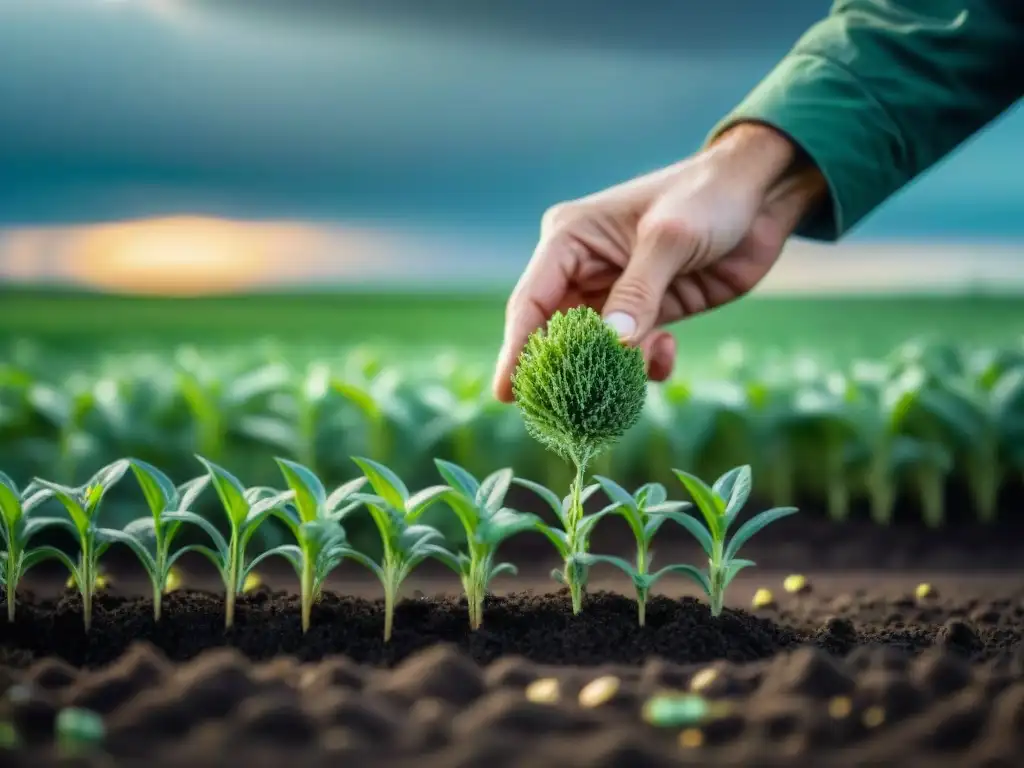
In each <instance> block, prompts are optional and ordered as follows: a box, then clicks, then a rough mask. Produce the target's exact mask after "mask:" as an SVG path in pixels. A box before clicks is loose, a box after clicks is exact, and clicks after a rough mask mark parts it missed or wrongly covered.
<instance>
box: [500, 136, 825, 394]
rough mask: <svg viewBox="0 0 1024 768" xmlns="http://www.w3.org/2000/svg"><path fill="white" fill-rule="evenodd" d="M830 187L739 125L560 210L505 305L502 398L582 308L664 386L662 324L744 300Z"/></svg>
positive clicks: (790, 148) (668, 346)
mask: <svg viewBox="0 0 1024 768" xmlns="http://www.w3.org/2000/svg"><path fill="white" fill-rule="evenodd" d="M826 192H827V185H826V182H825V180H824V178H823V177H822V175H821V173H820V172H819V171H818V170H817V169H816V168H815V167H814V166H813V165H812V164H810V163H809V162H808V161H807V160H806V158H804V157H803V156H802V155H801V154H800V152H799V151H798V150H797V148H796V147H795V145H794V144H793V143H791V142H790V141H789V140H788V139H787V138H786V137H785V136H783V135H782V134H781V133H779V132H777V131H775V130H774V129H772V128H770V127H768V126H765V125H761V124H758V123H741V124H739V125H736V126H733V127H732V128H730V129H729V130H727V131H726V132H725V133H723V134H722V135H720V136H719V137H718V138H717V139H716V140H715V141H714V142H713V143H712V144H711V145H710V146H708V147H707V148H705V149H704V150H702V151H701V152H698V153H697V154H695V155H693V156H691V157H689V158H687V159H685V160H683V161H681V162H679V163H675V164H673V165H670V166H668V167H666V168H663V169H661V170H659V171H655V172H654V173H651V174H648V175H645V176H640V177H638V178H635V179H632V180H630V181H627V182H625V183H622V184H619V185H616V186H614V187H611V188H609V189H605V190H603V191H601V192H597V193H596V194H593V195H590V196H588V197H584V198H581V199H578V200H573V201H570V202H566V203H561V204H559V205H556V206H554V207H553V208H551V209H550V210H548V211H547V213H546V214H545V215H544V217H543V219H542V221H541V231H540V238H539V241H538V244H537V247H536V249H535V251H534V253H533V256H532V258H531V259H530V262H529V264H528V266H527V268H526V270H525V272H524V273H523V275H522V277H521V278H520V280H519V283H518V284H517V286H516V288H515V290H514V291H513V293H512V296H511V297H510V299H509V302H508V306H507V308H506V319H505V338H504V341H503V344H502V348H501V352H500V353H499V355H498V361H497V365H496V370H495V378H494V394H495V396H496V397H497V398H498V399H499V400H501V401H504V402H511V401H512V399H513V397H512V386H511V377H512V373H513V371H514V370H515V365H516V361H517V359H518V357H519V354H520V352H521V351H522V349H523V346H524V345H525V343H526V340H527V338H528V337H529V335H530V334H531V333H532V332H533V331H535V330H536V329H537V328H541V327H543V326H544V325H545V324H546V323H547V321H548V320H549V319H550V317H551V316H552V315H553V314H554V313H555V312H556V311H565V310H566V309H569V308H571V307H576V306H581V305H589V306H591V307H593V308H594V309H595V310H596V311H598V312H600V313H601V314H602V316H603V317H604V318H605V320H606V322H608V323H609V324H610V325H611V326H612V327H613V328H615V329H616V330H617V331H618V332H619V335H620V336H621V338H622V339H623V341H624V342H625V343H628V344H634V345H639V346H640V347H641V348H642V349H643V352H644V360H645V361H646V364H647V370H648V376H649V377H650V378H651V379H652V380H654V381H664V380H665V379H667V378H668V377H669V376H670V375H671V374H672V369H673V367H674V365H675V358H676V344H675V339H674V338H673V336H672V335H671V334H670V333H669V332H668V331H667V330H665V326H666V325H668V324H670V323H673V322H676V321H678V320H681V319H683V318H686V317H690V316H692V315H696V314H699V313H701V312H706V311H708V310H710V309H714V308H715V307H720V306H722V305H724V304H727V303H729V302H730V301H733V300H734V299H737V298H739V297H741V296H744V295H745V294H747V293H748V292H749V291H750V290H751V289H752V288H754V286H756V285H757V284H758V283H759V282H760V281H761V280H762V279H763V278H764V277H765V275H767V274H768V271H769V270H770V269H771V268H772V266H773V265H774V264H775V262H776V261H777V260H778V258H779V254H780V252H781V251H782V247H783V245H784V244H785V242H786V240H787V238H788V237H789V236H790V235H791V234H792V233H793V231H794V230H795V229H796V227H797V226H798V225H799V224H800V222H801V221H802V220H803V219H804V218H805V217H806V216H808V215H809V214H810V213H811V212H812V211H814V210H815V209H816V208H817V207H818V206H819V205H821V204H822V203H823V201H824V200H825V199H826Z"/></svg>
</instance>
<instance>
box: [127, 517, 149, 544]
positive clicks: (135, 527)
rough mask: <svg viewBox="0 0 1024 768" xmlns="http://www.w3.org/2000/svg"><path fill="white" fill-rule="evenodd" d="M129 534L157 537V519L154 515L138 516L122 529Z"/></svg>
mask: <svg viewBox="0 0 1024 768" xmlns="http://www.w3.org/2000/svg"><path fill="white" fill-rule="evenodd" d="M121 530H122V531H124V532H125V533H126V534H127V535H129V536H131V537H133V538H136V539H139V540H140V541H141V540H144V539H155V538H156V520H154V519H153V518H152V517H149V516H146V517H138V518H136V519H134V520H132V521H131V522H130V523H128V525H126V526H125V527H124V528H122V529H121Z"/></svg>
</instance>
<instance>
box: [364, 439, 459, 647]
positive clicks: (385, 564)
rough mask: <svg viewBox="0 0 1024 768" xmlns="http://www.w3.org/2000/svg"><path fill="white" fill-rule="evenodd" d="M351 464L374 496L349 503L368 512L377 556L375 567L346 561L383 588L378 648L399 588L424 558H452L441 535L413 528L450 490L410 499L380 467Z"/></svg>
mask: <svg viewBox="0 0 1024 768" xmlns="http://www.w3.org/2000/svg"><path fill="white" fill-rule="evenodd" d="M352 460H353V461H354V462H355V463H356V464H357V465H358V466H359V468H360V469H361V470H362V471H363V474H364V475H365V476H366V479H367V480H369V482H370V486H371V487H372V488H373V491H374V493H372V494H365V493H357V494H354V495H353V496H352V498H353V500H355V501H360V502H362V503H363V504H365V505H366V507H367V509H368V510H369V512H370V517H371V518H372V519H373V523H374V525H375V526H376V527H377V530H378V531H379V532H380V540H381V545H382V547H383V555H382V558H381V562H380V563H375V562H374V561H373V560H372V559H371V558H369V557H367V556H366V555H364V554H363V553H362V552H358V551H356V550H349V551H348V556H349V557H350V558H351V559H353V560H355V561H356V562H357V563H360V564H361V565H363V566H365V567H366V568H368V569H369V570H370V571H372V572H373V573H374V574H375V575H376V576H377V578H378V579H380V583H381V586H382V587H383V588H384V642H388V641H389V640H390V639H391V631H392V626H393V624H394V616H395V603H396V602H397V600H398V591H399V589H400V588H401V586H402V582H404V581H405V579H406V578H407V577H408V576H409V574H410V573H412V570H413V568H415V567H416V566H417V565H419V564H420V563H421V562H423V561H424V560H426V559H427V558H431V557H433V558H438V557H440V558H451V557H454V555H453V553H452V552H450V551H449V550H447V549H445V548H444V547H443V546H441V544H440V542H443V541H444V534H442V533H441V532H440V531H439V530H437V529H436V528H434V527H433V526H430V525H422V524H418V523H417V522H416V521H417V520H419V518H420V517H421V516H422V515H423V513H424V512H426V511H427V510H428V509H429V508H430V507H431V506H433V505H434V504H435V503H436V502H438V501H440V500H441V499H442V498H443V496H444V495H445V494H446V493H448V492H450V491H451V490H452V489H451V488H450V487H449V486H447V485H433V486H430V487H429V488H424V489H423V490H422V491H419V492H417V493H415V494H410V493H409V489H408V488H407V487H406V485H405V483H404V482H402V479H401V478H400V477H399V476H398V475H396V474H395V473H394V472H393V471H392V470H391V469H389V468H388V467H386V466H384V465H383V464H380V463H378V462H376V461H372V460H370V459H366V458H360V457H354V458H353V459H352Z"/></svg>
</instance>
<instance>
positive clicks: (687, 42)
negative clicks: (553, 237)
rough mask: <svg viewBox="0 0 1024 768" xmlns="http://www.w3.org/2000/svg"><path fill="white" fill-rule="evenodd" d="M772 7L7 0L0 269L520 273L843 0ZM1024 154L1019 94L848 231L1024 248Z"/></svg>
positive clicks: (610, 0) (884, 243)
mask: <svg viewBox="0 0 1024 768" xmlns="http://www.w3.org/2000/svg"><path fill="white" fill-rule="evenodd" d="M768 5H769V4H767V3H763V2H757V0H719V2H716V3H714V4H711V3H663V2H656V1H655V0H631V2H629V3H625V2H621V0H560V2H558V3H551V2H549V1H548V0H518V2H516V3H479V2H475V1H474V2H471V1H470V0H433V2H431V3H429V4H424V3H422V2H414V1H413V0H374V2H373V3H357V2H354V0H353V2H346V0H305V2H303V3H296V2H286V0H246V1H245V2H244V3H243V2H240V1H239V0H4V2H3V3H0V51H3V67H0V105H2V108H0V137H2V138H0V179H2V186H0V273H2V274H4V275H6V276H7V277H8V279H16V278H18V277H19V276H20V278H21V279H35V278H38V277H39V276H41V275H43V274H62V275H64V276H65V277H71V278H72V279H84V280H87V281H88V280H92V281H93V282H95V278H96V273H97V271H104V274H106V275H107V276H108V279H107V281H106V285H108V286H109V287H117V284H118V279H120V284H121V285H128V284H130V283H132V280H134V279H135V278H138V279H137V280H135V284H137V285H142V284H143V283H145V282H146V281H147V280H148V281H149V283H150V284H151V283H152V281H153V280H154V279H157V280H159V277H157V278H154V277H153V276H154V275H155V274H157V273H156V272H154V271H153V270H154V269H155V267H153V265H154V264H161V263H173V262H174V258H175V257H174V256H173V255H171V254H173V253H174V252H179V253H180V252H181V251H183V250H190V251H191V252H192V255H190V256H188V257H185V256H182V257H181V258H182V259H184V261H183V262H182V263H183V264H187V265H188V269H192V270H202V269H203V268H204V266H203V265H204V264H205V265H207V267H208V270H207V271H208V272H209V275H208V278H209V280H210V281H212V282H213V283H215V282H216V280H217V278H216V275H217V274H223V275H226V274H228V273H229V272H233V273H235V274H236V275H237V274H238V272H239V263H240V262H241V263H247V264H249V265H250V266H251V267H253V269H254V274H255V270H256V266H257V265H258V264H263V265H264V266H263V267H260V268H259V269H260V270H262V271H261V272H260V274H262V275H263V278H261V279H262V280H264V281H266V280H272V281H291V282H295V281H299V282H301V281H302V280H303V279H306V280H308V279H319V278H323V277H324V276H325V275H326V276H329V275H335V276H338V277H343V276H349V277H353V278H359V277H367V278H369V277H373V276H376V277H377V278H379V277H382V276H383V277H386V276H387V275H388V274H394V273H397V272H399V271H400V272H401V273H402V274H403V275H405V276H407V277H408V276H409V275H411V274H413V272H414V271H415V270H416V269H419V270H420V271H421V272H422V273H423V274H425V275H430V274H433V275H435V276H437V275H441V276H443V275H447V274H453V275H454V274H456V273H458V274H460V275H462V276H464V277H466V276H472V275H477V276H481V277H482V276H487V275H500V276H502V279H508V278H510V277H514V274H515V273H516V271H517V270H518V269H519V268H520V267H521V265H522V263H523V261H524V260H525V258H526V257H527V256H528V252H529V248H530V246H531V245H532V238H533V236H534V233H535V231H536V225H537V220H538V217H539V216H540V214H541V212H542V211H543V210H544V208H545V207H546V206H547V205H549V204H551V203H553V202H556V201H558V200H560V199H565V198H571V197H574V196H577V195H580V194H585V193H587V192H589V191H592V190H594V189H597V188H599V187H601V186H603V185H606V184H610V183H614V182H616V181H619V180H621V179H623V178H627V177H629V176H632V175H635V174H637V173H641V172H643V171H646V170H649V169H653V168H655V167H658V166H659V165H662V164H664V163H667V162H671V161H672V160H674V159H677V158H678V157H680V156H682V155H685V154H687V153H688V152H690V151H692V150H693V149H695V148H696V147H697V146H698V145H699V143H700V141H701V139H702V137H703V136H704V134H705V132H706V131H707V130H708V129H709V128H710V127H711V125H712V124H713V123H714V122H715V120H716V119H717V118H718V117H719V116H721V114H722V113H724V112H725V111H727V110H728V109H729V107H730V106H732V105H733V104H734V103H735V102H736V101H737V100H738V99H740V98H741V97H742V96H743V94H744V93H745V92H746V91H747V90H748V89H749V88H750V87H751V86H752V85H753V84H754V83H756V81H757V80H758V79H759V78H760V76H762V75H763V73H764V72H766V71H767V70H768V68H770V66H771V64H772V63H773V62H774V61H775V60H776V59H777V58H778V57H779V56H781V55H782V54H783V53H784V52H785V51H786V50H787V49H788V47H789V46H790V45H791V44H792V43H793V41H794V40H795V39H796V37H797V36H798V35H799V34H800V32H801V31H802V30H803V29H804V28H805V27H806V26H807V25H808V24H810V23H811V22H813V21H814V20H815V19H816V18H817V17H818V16H819V15H820V14H821V13H822V12H823V11H822V9H823V8H825V7H826V5H827V4H826V3H824V2H820V1H819V0H787V2H786V3H784V4H771V8H770V9H769V8H768ZM427 6H429V12H428V11H425V10H424V9H425V8H427ZM782 9H785V10H782ZM1022 167H1024V114H1022V113H1021V111H1020V110H1019V109H1018V110H1017V111H1015V112H1014V113H1012V114H1010V115H1009V116H1008V117H1007V118H1005V119H1004V120H1002V121H1001V122H1000V123H999V124H997V125H995V126H993V128H992V129H990V130H989V131H987V132H985V133H984V134H983V135H982V136H980V137H979V138H978V139H977V140H975V141H974V142H972V143H971V144H970V145H969V146H968V147H966V148H965V149H964V150H962V151H961V152H959V153H958V154H957V155H956V156H954V157H953V158H951V159H950V160H949V161H947V162H946V163H944V164H943V165H942V166H941V167H939V168H937V169H936V170H935V171H934V172H933V173H931V174H929V175H928V176H927V177H926V178H924V179H923V180H922V181H921V182H919V183H918V184H916V185H914V187H913V188H911V189H910V190H908V191H906V192H905V193H903V194H901V195H900V196H899V198H898V199H896V200H894V201H893V202H892V204H891V205H890V206H888V207H887V208H886V209H885V210H884V211H882V212H880V213H879V214H877V215H876V216H874V217H873V218H872V219H870V220H869V221H868V222H867V223H866V224H865V226H863V227H862V228H861V229H860V230H859V231H858V232H857V233H856V235H855V237H853V238H851V241H850V244H849V245H848V247H849V248H854V247H856V248H858V249H864V248H866V247H868V246H869V245H871V246H872V247H875V248H881V247H884V248H885V249H886V251H885V253H887V254H888V256H887V258H891V257H894V255H897V254H903V255H902V256H900V258H903V259H911V258H915V259H919V258H921V255H920V254H921V251H916V250H913V249H910V248H903V247H900V246H899V244H900V243H906V242H909V241H912V242H917V243H925V244H927V243H939V242H950V241H952V242H955V243H966V244H969V247H970V248H974V249H977V248H979V247H980V248H982V250H984V252H985V255H984V258H982V259H980V261H979V264H980V263H982V262H984V263H985V264H987V263H988V262H989V261H991V262H992V263H993V264H996V265H999V264H1003V265H1005V260H1006V259H1010V260H1011V262H1016V261H1017V258H1018V257H1017V254H1018V250H1017V247H1016V245H1015V244H1022V245H1024V216H1022V215H1021V213H1022V207H1024V174H1021V173H1020V170H1019V169H1020V168H1022ZM154 217H155V218H163V217H179V218H176V219H173V220H172V221H170V222H166V221H165V222H158V223H157V224H154V225H148V224H145V223H141V224H140V223H134V224H131V225H130V226H127V227H126V226H125V225H123V224H118V222H125V221H127V220H135V219H143V220H145V219H150V218H154ZM180 217H188V218H180ZM197 217H212V218H220V219H229V220H233V221H234V222H235V223H231V222H226V223H225V222H217V221H214V222H208V221H204V220H202V219H201V218H197ZM252 220H258V221H262V222H264V223H262V224H261V225H260V227H261V228H253V227H251V226H245V225H243V224H239V223H237V222H239V221H252ZM79 227H85V229H79ZM118 227H120V229H118ZM147 227H149V228H148V229H147ZM270 232H273V236H272V237H271V236H270V235H269V234H268V233H270ZM288 238H293V239H291V240H289V239H288ZM200 243H203V245H200ZM217 243H219V244H220V245H219V246H217V245H216V244H217ZM258 243H262V244H263V245H262V246H261V247H257V244H258ZM979 243H980V244H981V245H980V246H979ZM273 244H276V245H273ZM272 245H273V247H271V246H272ZM964 247H968V246H964ZM218 248H219V250H218ZM1021 250H1024V247H1022V249H1021ZM879 252H881V251H879ZM924 252H927V249H925V251H924ZM260 253H262V255H260ZM197 254H199V255H197ZM274 254H278V255H274ZM914 254H917V255H914ZM950 258H951V259H952V262H951V263H956V262H957V261H958V260H961V261H962V257H958V256H955V255H953V256H950ZM147 264H148V267H147ZM217 264H220V265H221V266H220V267H216V265H217ZM210 265H213V267H210ZM410 265H412V266H410ZM214 267H216V268H214ZM975 268H976V270H977V269H981V267H980V266H978V265H977V264H976V265H975ZM993 268H995V267H993ZM147 269H148V271H147ZM217 269H221V272H217V271H216V270H217ZM986 269H987V267H986ZM118 270H120V272H119V274H120V275H121V278H116V277H114V276H112V275H113V274H114V272H115V271H118ZM410 270H413V272H410ZM1021 271H1022V272H1024V267H1022V269H1021ZM89 275H92V276H93V277H92V278H90V277H89ZM132 275H135V278H133V277H132ZM33 276H35V277H33ZM125 276H126V277H125ZM122 278H123V279H122ZM442 279H447V278H442ZM236 282H237V281H236ZM257 282H258V281H257ZM228 283H230V280H228ZM228 283H224V285H227V284H228ZM211 284H212V283H211Z"/></svg>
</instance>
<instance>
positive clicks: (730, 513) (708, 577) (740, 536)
mask: <svg viewBox="0 0 1024 768" xmlns="http://www.w3.org/2000/svg"><path fill="white" fill-rule="evenodd" d="M672 471H673V473H675V475H676V477H678V478H679V481H680V482H681V483H682V484H683V486H684V487H685V488H686V490H687V492H688V493H689V494H690V496H691V497H692V498H693V502H694V504H696V506H697V509H699V510H700V513H701V515H702V516H703V518H704V522H705V523H706V527H705V526H704V525H701V523H700V521H699V520H697V518H695V517H693V516H691V515H688V514H686V513H685V512H676V513H674V514H672V515H671V516H669V519H670V520H672V521H674V522H676V523H678V524H680V525H682V526H683V528H685V529H686V530H687V531H688V532H689V533H690V534H692V535H693V537H694V538H695V539H697V542H698V543H699V544H700V546H701V549H703V550H704V552H705V553H706V554H707V556H708V567H707V569H706V570H698V569H696V568H692V569H689V568H679V569H677V570H679V572H681V573H686V574H687V575H689V576H690V577H691V578H693V579H694V580H695V581H696V582H697V583H698V584H699V585H700V587H701V588H702V589H703V590H704V594H706V595H707V596H708V598H709V600H710V602H711V614H712V615H713V616H718V615H719V614H721V612H722V604H723V600H724V598H725V590H726V588H727V587H728V586H729V583H730V582H731V581H732V580H733V579H734V578H735V577H736V574H737V573H739V572H740V571H741V570H743V569H744V568H747V567H748V566H751V565H754V563H753V562H752V561H750V560H741V559H739V558H737V557H736V554H737V552H738V551H739V548H740V547H741V546H743V545H744V544H745V543H746V542H747V540H748V539H750V537H751V536H753V535H754V534H755V533H757V532H758V531H760V530H761V529H762V528H764V527H765V526H766V525H769V524H770V523H773V522H775V521H776V520H780V519H782V518H783V517H787V516H788V515H792V514H794V513H795V512H796V511H797V509H796V507H776V508H775V509H769V510H766V511H764V512H761V513H760V514H758V515H755V516H754V517H752V518H751V519H750V520H748V521H747V522H745V523H744V524H743V525H741V526H740V527H739V528H738V529H737V531H736V533H734V534H733V536H732V538H731V539H729V540H728V541H727V540H726V536H727V535H728V532H729V528H730V526H732V524H733V523H734V522H735V521H736V517H737V515H739V513H740V511H741V510H742V509H743V505H744V504H746V503H747V499H748V498H749V496H750V489H751V484H752V473H751V469H750V467H749V466H742V467H736V468H735V469H731V470H729V471H728V472H726V473H725V474H724V475H722V476H721V477H720V478H718V480H716V481H715V484H714V486H712V487H709V486H708V485H707V484H706V483H705V482H704V481H703V480H701V479H700V478H699V477H696V476H695V475H691V474H689V473H687V472H683V471H681V470H678V469H674V470H672Z"/></svg>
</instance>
